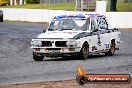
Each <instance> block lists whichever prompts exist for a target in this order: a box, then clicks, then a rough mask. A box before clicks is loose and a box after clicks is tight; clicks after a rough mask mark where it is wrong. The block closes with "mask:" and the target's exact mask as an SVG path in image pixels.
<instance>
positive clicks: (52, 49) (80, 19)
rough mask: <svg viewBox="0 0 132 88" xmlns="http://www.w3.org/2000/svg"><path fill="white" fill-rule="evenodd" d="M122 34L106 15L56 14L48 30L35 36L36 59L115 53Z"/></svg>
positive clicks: (32, 44) (34, 56)
mask: <svg viewBox="0 0 132 88" xmlns="http://www.w3.org/2000/svg"><path fill="white" fill-rule="evenodd" d="M120 37H121V33H120V31H119V30H118V29H115V28H111V26H110V25H109V23H108V21H107V19H106V17H105V16H103V15H98V14H85V15H83V14H74V15H62V16H56V17H55V18H54V19H53V20H52V21H51V23H50V24H49V27H48V28H47V30H46V31H44V32H43V33H41V34H38V35H37V36H35V37H34V38H33V39H32V41H31V48H32V49H33V59H34V60H35V61H42V60H43V58H44V57H45V56H46V57H64V56H74V55H75V56H78V58H81V59H87V58H88V56H89V54H96V53H105V55H109V56H112V55H113V54H114V53H115V50H119V43H120Z"/></svg>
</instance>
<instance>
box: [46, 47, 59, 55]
mask: <svg viewBox="0 0 132 88" xmlns="http://www.w3.org/2000/svg"><path fill="white" fill-rule="evenodd" d="M47 51H48V53H51V54H60V51H61V48H48V49H47Z"/></svg>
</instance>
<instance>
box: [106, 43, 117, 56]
mask: <svg viewBox="0 0 132 88" xmlns="http://www.w3.org/2000/svg"><path fill="white" fill-rule="evenodd" d="M114 53H115V42H111V47H110V49H109V51H108V52H106V53H105V55H106V56H112V55H114Z"/></svg>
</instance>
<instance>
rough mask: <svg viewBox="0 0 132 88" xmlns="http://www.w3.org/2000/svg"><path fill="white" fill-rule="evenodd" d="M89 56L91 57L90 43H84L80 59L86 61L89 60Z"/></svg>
mask: <svg viewBox="0 0 132 88" xmlns="http://www.w3.org/2000/svg"><path fill="white" fill-rule="evenodd" d="M88 55H89V45H88V43H84V44H83V45H82V48H81V51H80V58H81V59H83V60H85V59H87V58H88Z"/></svg>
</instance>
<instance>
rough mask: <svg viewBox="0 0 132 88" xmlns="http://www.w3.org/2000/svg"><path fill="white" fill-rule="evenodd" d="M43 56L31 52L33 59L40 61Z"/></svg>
mask: <svg viewBox="0 0 132 88" xmlns="http://www.w3.org/2000/svg"><path fill="white" fill-rule="evenodd" d="M43 58H44V56H38V55H37V54H36V53H35V52H33V59H34V60H35V61H42V60H43Z"/></svg>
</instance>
